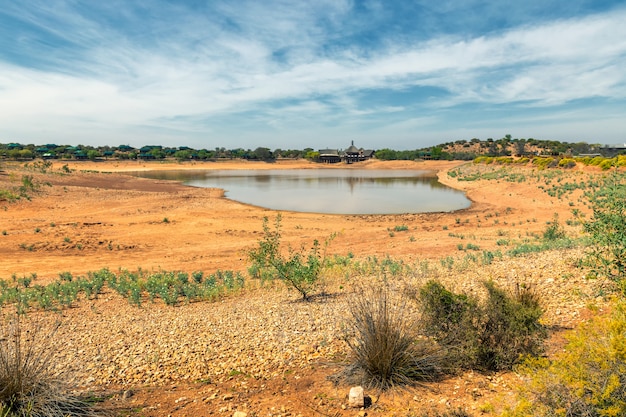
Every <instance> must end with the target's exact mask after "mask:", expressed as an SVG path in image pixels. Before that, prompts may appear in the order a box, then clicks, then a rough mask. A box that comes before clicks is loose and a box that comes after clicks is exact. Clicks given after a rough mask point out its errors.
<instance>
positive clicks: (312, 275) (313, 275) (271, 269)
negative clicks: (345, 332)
mask: <svg viewBox="0 0 626 417" xmlns="http://www.w3.org/2000/svg"><path fill="white" fill-rule="evenodd" d="M281 220H282V217H281V215H280V214H278V215H277V216H276V220H275V222H274V230H272V229H271V228H270V226H269V219H268V218H267V217H265V218H264V219H263V239H261V240H259V242H258V246H257V248H255V249H252V250H250V251H248V258H249V259H250V261H251V262H252V265H251V267H250V269H249V272H250V273H251V274H252V276H253V277H255V278H261V279H272V278H274V277H275V278H278V279H279V280H281V281H283V282H284V283H285V284H286V285H287V286H288V287H290V288H294V289H295V290H297V291H298V292H299V293H300V295H302V299H303V300H308V299H309V298H310V296H311V295H312V294H313V293H314V292H315V291H316V290H317V289H318V287H319V285H320V282H319V277H320V273H321V271H322V268H323V266H324V262H325V261H324V253H322V252H321V251H320V245H319V242H318V241H317V240H315V241H314V242H313V246H312V247H311V248H310V249H309V250H308V252H307V251H305V249H304V248H303V247H301V248H300V250H299V251H296V250H294V249H293V248H291V247H290V248H288V249H287V252H288V254H287V255H285V254H283V250H282V247H281V246H282V243H281V237H282V232H281ZM333 237H334V235H333V236H331V237H330V238H329V239H328V240H327V241H326V244H325V247H328V245H329V244H330V241H331V240H332V239H333Z"/></svg>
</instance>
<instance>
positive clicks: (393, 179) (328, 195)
mask: <svg viewBox="0 0 626 417" xmlns="http://www.w3.org/2000/svg"><path fill="white" fill-rule="evenodd" d="M133 175H137V176H141V177H147V178H155V179H164V180H176V181H181V182H183V183H185V184H188V185H193V186H196V187H211V188H222V189H224V190H225V194H226V197H228V198H230V199H232V200H236V201H240V202H243V203H248V204H253V205H255V206H261V207H266V208H270V209H274V210H290V211H302V212H316V213H332V214H400V213H425V212H441V211H454V210H460V209H463V208H467V207H469V205H470V201H469V200H468V199H467V198H466V197H465V195H464V194H463V193H462V192H460V191H457V190H453V189H451V188H449V187H447V186H445V185H443V184H441V183H439V182H438V181H437V178H436V177H434V176H432V174H429V173H428V172H426V171H395V170H358V169H305V170H210V171H204V170H203V171H190V170H185V171H147V172H136V173H133Z"/></svg>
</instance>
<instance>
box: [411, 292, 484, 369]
mask: <svg viewBox="0 0 626 417" xmlns="http://www.w3.org/2000/svg"><path fill="white" fill-rule="evenodd" d="M419 301H420V305H421V309H422V316H421V320H420V328H421V330H422V331H423V332H424V333H425V334H426V335H427V336H429V337H432V338H433V339H434V340H435V341H436V342H437V343H439V344H440V345H441V347H442V348H443V350H444V354H445V363H447V364H449V367H450V370H451V371H452V370H455V369H460V368H466V367H467V365H468V364H470V363H473V362H474V358H475V357H476V347H477V345H478V332H477V329H476V323H475V320H476V318H477V317H478V316H479V306H478V302H477V300H476V299H474V298H473V297H470V296H468V295H465V294H455V293H453V292H451V291H449V290H447V289H446V288H445V287H444V286H443V285H442V284H441V283H439V282H437V281H429V282H427V283H426V285H425V286H424V287H422V288H421V289H420V291H419Z"/></svg>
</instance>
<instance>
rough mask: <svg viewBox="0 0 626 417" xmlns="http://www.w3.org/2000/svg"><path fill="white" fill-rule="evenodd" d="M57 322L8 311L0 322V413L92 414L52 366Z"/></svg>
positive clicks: (30, 415)
mask: <svg viewBox="0 0 626 417" xmlns="http://www.w3.org/2000/svg"><path fill="white" fill-rule="evenodd" d="M56 328H57V326H55V325H50V324H49V323H46V322H44V321H37V320H33V319H29V318H27V317H25V316H23V315H21V314H11V315H8V316H6V317H4V318H3V320H2V322H1V323H0V415H1V416H3V417H4V416H16V417H17V416H24V417H27V416H28V417H39V416H41V417H44V416H45V417H55V416H59V417H61V416H63V417H64V416H92V415H96V413H95V412H94V411H93V409H92V407H91V406H90V405H89V404H87V403H86V402H84V401H82V400H81V399H80V398H78V397H76V396H73V395H71V394H70V393H69V391H68V383H67V379H66V378H65V377H64V376H63V375H60V374H59V372H58V371H57V370H56V369H55V360H54V356H53V354H54V348H53V346H54V341H55V339H54V337H55V333H56Z"/></svg>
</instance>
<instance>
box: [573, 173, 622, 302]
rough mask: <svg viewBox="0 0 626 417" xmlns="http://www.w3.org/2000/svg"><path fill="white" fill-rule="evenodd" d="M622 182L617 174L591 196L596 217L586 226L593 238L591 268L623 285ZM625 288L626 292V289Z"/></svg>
mask: <svg viewBox="0 0 626 417" xmlns="http://www.w3.org/2000/svg"><path fill="white" fill-rule="evenodd" d="M622 182H623V179H621V178H619V177H617V175H614V176H613V177H612V178H611V179H610V180H609V181H608V184H607V185H605V186H603V187H601V188H599V189H598V190H597V191H596V192H595V193H593V194H592V195H591V196H590V201H591V204H592V208H593V217H592V218H591V220H589V221H587V222H585V223H584V224H583V226H584V229H585V232H587V233H588V234H589V236H590V238H591V247H590V249H589V251H588V253H587V256H586V263H587V265H588V266H590V267H591V269H592V271H593V272H594V273H596V274H600V275H604V276H606V277H608V278H609V279H612V280H613V281H616V282H618V283H620V284H621V283H623V280H624V278H625V277H626V190H625V187H624V184H622ZM622 289H623V291H624V292H626V287H623V288H622Z"/></svg>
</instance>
